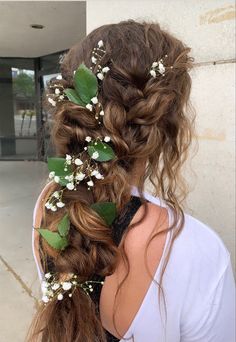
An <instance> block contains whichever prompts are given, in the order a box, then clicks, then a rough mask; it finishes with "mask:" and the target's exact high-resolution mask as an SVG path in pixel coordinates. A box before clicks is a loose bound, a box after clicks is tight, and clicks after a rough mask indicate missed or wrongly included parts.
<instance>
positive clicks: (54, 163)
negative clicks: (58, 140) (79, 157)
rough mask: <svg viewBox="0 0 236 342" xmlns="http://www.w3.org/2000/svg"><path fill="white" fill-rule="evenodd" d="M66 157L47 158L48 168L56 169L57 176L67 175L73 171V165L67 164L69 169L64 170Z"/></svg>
mask: <svg viewBox="0 0 236 342" xmlns="http://www.w3.org/2000/svg"><path fill="white" fill-rule="evenodd" d="M65 161H66V159H65V158H59V157H51V158H48V159H47V162H48V170H49V171H54V172H55V175H56V176H59V177H60V176H67V175H70V174H71V173H72V169H71V165H67V171H65V170H64V167H65Z"/></svg>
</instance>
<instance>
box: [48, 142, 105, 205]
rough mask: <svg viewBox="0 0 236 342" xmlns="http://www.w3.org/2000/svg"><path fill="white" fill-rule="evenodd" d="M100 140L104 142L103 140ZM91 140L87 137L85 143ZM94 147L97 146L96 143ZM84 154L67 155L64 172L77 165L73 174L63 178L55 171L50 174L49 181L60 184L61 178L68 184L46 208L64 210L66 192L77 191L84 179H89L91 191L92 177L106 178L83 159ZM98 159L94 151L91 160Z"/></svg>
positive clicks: (55, 193) (85, 148) (95, 167)
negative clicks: (63, 197)
mask: <svg viewBox="0 0 236 342" xmlns="http://www.w3.org/2000/svg"><path fill="white" fill-rule="evenodd" d="M98 139H99V140H100V141H102V139H100V138H98ZM91 140H92V138H91V137H90V136H86V138H85V141H87V142H90V141H91ZM110 140H111V138H110V137H109V136H105V137H104V138H103V141H105V142H109V141H110ZM94 145H97V142H96V141H95V143H94ZM105 148H106V146H104V149H105ZM87 149H88V148H87V146H85V147H84V150H85V151H86V150H87ZM82 153H83V152H82ZM82 153H80V154H79V155H78V156H71V155H69V154H66V158H65V164H64V171H68V166H70V165H75V169H74V170H73V171H72V173H71V174H69V175H66V176H63V177H62V176H57V175H56V173H55V171H51V172H50V173H49V179H50V180H53V181H54V182H55V183H60V181H61V178H63V180H64V179H65V180H66V181H67V183H66V185H65V187H64V188H63V189H61V190H59V191H55V192H54V193H53V194H52V195H51V196H50V197H49V199H48V201H47V202H46V203H45V207H46V208H47V209H49V210H51V211H57V209H58V208H63V207H64V206H65V203H64V202H63V201H62V196H63V192H64V190H65V189H68V190H74V191H76V185H78V184H79V183H80V182H81V181H82V180H83V179H85V178H89V180H88V181H87V185H88V190H90V187H92V186H94V182H93V180H92V179H91V177H95V178H96V179H104V176H103V175H102V174H101V173H100V172H99V170H98V167H97V165H90V164H89V162H88V160H87V159H86V160H85V161H83V160H82V159H81V154H82ZM98 157H99V152H97V151H94V152H93V154H92V155H91V159H92V160H94V161H96V159H97V158H98Z"/></svg>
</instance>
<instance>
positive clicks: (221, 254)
mask: <svg viewBox="0 0 236 342" xmlns="http://www.w3.org/2000/svg"><path fill="white" fill-rule="evenodd" d="M184 218H185V224H184V229H183V237H184V239H186V243H188V244H189V246H191V249H192V251H193V253H194V254H195V256H196V254H197V255H202V256H205V257H207V258H208V259H209V262H214V263H215V262H216V261H217V260H219V259H221V260H222V259H223V260H225V261H226V262H227V261H228V258H229V257H230V252H229V250H228V248H227V247H226V245H225V242H224V241H223V239H222V237H221V236H220V235H219V233H218V232H217V231H216V229H215V228H214V227H213V226H211V225H209V224H207V223H205V222H203V221H201V220H200V219H198V218H196V217H194V216H192V215H190V214H187V213H186V212H185V213H184Z"/></svg>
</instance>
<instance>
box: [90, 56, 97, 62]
mask: <svg viewBox="0 0 236 342" xmlns="http://www.w3.org/2000/svg"><path fill="white" fill-rule="evenodd" d="M91 61H92V63H93V64H96V63H97V58H95V57H94V56H92V58H91Z"/></svg>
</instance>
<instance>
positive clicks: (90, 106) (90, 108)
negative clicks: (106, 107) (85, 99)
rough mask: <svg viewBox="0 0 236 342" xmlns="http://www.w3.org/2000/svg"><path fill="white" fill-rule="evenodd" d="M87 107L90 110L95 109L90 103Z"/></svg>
mask: <svg viewBox="0 0 236 342" xmlns="http://www.w3.org/2000/svg"><path fill="white" fill-rule="evenodd" d="M86 108H87V109H88V110H90V112H91V111H92V110H93V106H92V105H91V104H90V103H88V104H86Z"/></svg>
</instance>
